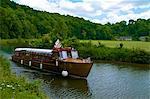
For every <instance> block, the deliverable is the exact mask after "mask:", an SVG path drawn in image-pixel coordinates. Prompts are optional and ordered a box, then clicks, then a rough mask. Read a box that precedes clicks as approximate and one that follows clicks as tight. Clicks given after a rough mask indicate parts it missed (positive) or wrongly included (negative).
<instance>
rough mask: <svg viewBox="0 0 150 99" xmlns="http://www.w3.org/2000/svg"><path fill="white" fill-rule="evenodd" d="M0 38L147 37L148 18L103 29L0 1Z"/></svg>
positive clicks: (110, 25) (78, 20) (148, 29)
mask: <svg viewBox="0 0 150 99" xmlns="http://www.w3.org/2000/svg"><path fill="white" fill-rule="evenodd" d="M0 4H1V6H0V38H2V39H13V38H40V37H41V36H43V35H45V34H48V35H50V37H51V38H53V39H56V38H59V39H66V38H68V37H76V38H78V39H97V40H99V39H102V40H103V39H107V40H110V39H114V38H115V37H119V36H132V38H133V39H134V40H138V38H139V37H140V36H150V18H149V19H148V20H146V19H138V20H132V19H131V20H129V22H126V21H121V22H118V23H115V24H110V23H107V24H105V25H102V24H96V23H92V22H90V21H88V20H84V19H83V18H78V17H73V16H69V15H66V16H65V15H60V14H58V13H48V12H45V11H37V10H34V9H32V8H29V7H28V6H24V5H19V4H16V3H15V2H11V1H9V0H1V1H0Z"/></svg>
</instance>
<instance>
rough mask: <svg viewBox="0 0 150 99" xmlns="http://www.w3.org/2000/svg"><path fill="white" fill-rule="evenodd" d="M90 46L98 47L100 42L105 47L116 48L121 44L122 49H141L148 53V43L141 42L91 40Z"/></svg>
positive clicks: (149, 47)
mask: <svg viewBox="0 0 150 99" xmlns="http://www.w3.org/2000/svg"><path fill="white" fill-rule="evenodd" d="M80 41H81V42H89V40H80ZM91 42H92V44H94V45H98V43H99V42H100V43H101V44H104V45H105V46H106V47H110V48H116V47H119V44H120V43H123V48H127V49H133V48H134V49H141V50H145V51H149V52H150V46H149V45H150V42H143V41H111V40H91Z"/></svg>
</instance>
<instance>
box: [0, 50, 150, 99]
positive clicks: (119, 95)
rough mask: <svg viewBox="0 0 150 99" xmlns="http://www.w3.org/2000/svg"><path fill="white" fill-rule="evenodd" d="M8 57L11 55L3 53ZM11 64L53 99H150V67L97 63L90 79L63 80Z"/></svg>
mask: <svg viewBox="0 0 150 99" xmlns="http://www.w3.org/2000/svg"><path fill="white" fill-rule="evenodd" d="M0 54H3V55H4V56H5V57H7V58H9V57H10V56H11V54H7V53H4V52H2V51H0ZM10 62H11V65H12V67H11V70H12V72H14V73H16V74H17V75H21V76H25V77H26V78H27V79H28V80H29V81H33V80H35V79H38V80H40V81H41V82H42V90H43V91H44V92H45V93H46V94H47V95H48V96H49V97H50V98H51V99H72V98H73V99H150V67H149V66H144V65H143V66H142V65H134V64H114V63H94V65H93V67H92V69H91V72H90V74H89V76H88V77H87V79H77V78H70V77H67V78H65V77H62V76H60V75H55V74H51V73H44V72H40V71H37V70H33V69H30V68H27V67H23V66H21V65H19V64H16V63H14V62H12V61H10Z"/></svg>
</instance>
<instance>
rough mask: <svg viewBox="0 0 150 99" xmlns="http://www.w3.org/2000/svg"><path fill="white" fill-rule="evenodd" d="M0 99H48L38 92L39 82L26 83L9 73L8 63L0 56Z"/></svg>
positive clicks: (22, 78)
mask: <svg viewBox="0 0 150 99" xmlns="http://www.w3.org/2000/svg"><path fill="white" fill-rule="evenodd" d="M0 99H48V98H47V96H46V95H44V94H43V93H42V92H41V90H40V82H39V81H38V80H35V81H33V82H28V81H27V80H25V78H24V77H17V76H16V75H15V74H12V73H11V70H10V63H9V61H8V60H7V59H6V58H4V57H3V56H0Z"/></svg>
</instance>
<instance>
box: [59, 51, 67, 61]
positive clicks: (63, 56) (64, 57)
mask: <svg viewBox="0 0 150 99" xmlns="http://www.w3.org/2000/svg"><path fill="white" fill-rule="evenodd" d="M60 57H61V58H63V59H66V58H68V56H67V51H62V52H61V53H60Z"/></svg>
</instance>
